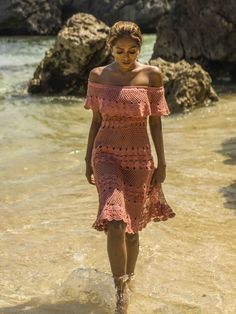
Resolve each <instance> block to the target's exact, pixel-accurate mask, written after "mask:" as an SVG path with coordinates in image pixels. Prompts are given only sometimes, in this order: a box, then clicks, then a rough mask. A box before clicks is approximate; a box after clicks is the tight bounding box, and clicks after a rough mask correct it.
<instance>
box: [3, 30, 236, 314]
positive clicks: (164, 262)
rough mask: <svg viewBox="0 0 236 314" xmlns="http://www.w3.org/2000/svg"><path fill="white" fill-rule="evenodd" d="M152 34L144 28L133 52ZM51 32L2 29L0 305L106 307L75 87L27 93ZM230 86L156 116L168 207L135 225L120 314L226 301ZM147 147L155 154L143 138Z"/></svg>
mask: <svg viewBox="0 0 236 314" xmlns="http://www.w3.org/2000/svg"><path fill="white" fill-rule="evenodd" d="M154 39H155V36H153V35H152V36H145V45H144V49H143V54H142V57H141V60H142V61H145V60H148V59H149V57H150V55H151V51H152V47H153V42H154ZM53 41H54V38H53V37H49V38H45V37H2V38H0V156H1V157H0V160H1V162H0V175H1V183H0V184H1V186H0V206H1V207H0V209H1V222H0V236H1V241H0V287H1V290H0V294H1V297H0V313H1V314H5V313H17V314H18V313H20V314H22V313H24V314H26V313H27V314H29V313H30V314H48V313H50V314H54V313H55V314H56V313H57V314H58V313H63V314H72V313H73V314H75V313H76V314H77V313H79V314H83V313H84V314H87V313H90V314H95V313H96V314H97V313H98V314H103V313H112V312H113V309H114V304H115V300H114V293H115V291H114V287H113V282H112V279H111V273H110V265H109V261H108V256H107V251H106V236H105V234H104V233H103V232H98V231H96V230H94V229H92V228H91V225H92V223H93V222H94V220H95V218H96V214H97V209H98V196H97V192H96V188H95V187H94V186H92V185H89V184H88V183H87V180H86V177H85V163H84V156H85V152H86V144H87V136H88V131H89V126H90V120H91V112H89V111H87V110H84V108H83V99H78V98H76V97H41V96H30V95H27V94H26V93H25V88H26V85H27V81H28V80H29V79H30V78H31V76H32V74H33V71H34V69H35V67H36V65H37V64H38V62H39V61H40V60H41V58H42V57H43V55H44V53H45V51H46V50H47V49H48V47H50V45H51V44H52V43H53ZM235 101H236V94H233V93H230V94H221V95H220V101H219V102H218V103H217V104H216V105H215V106H210V107H204V108H199V109H196V110H194V111H193V112H191V113H189V114H186V115H182V114H178V115H171V116H169V117H164V118H163V119H162V121H163V133H164V144H165V154H166V162H167V177H166V180H165V182H164V184H163V190H164V193H165V196H166V199H167V201H168V203H169V205H171V207H172V208H173V210H174V211H175V212H176V217H175V218H173V219H169V220H168V221H166V222H157V223H153V222H152V223H150V224H148V225H147V227H146V228H145V229H144V230H143V231H142V232H141V233H140V253H139V258H138V262H137V266H136V282H135V290H134V292H133V294H132V296H131V303H130V306H129V313H130V314H139V313H140V314H141V313H144V312H146V313H148V314H152V313H153V314H154V313H155V314H157V313H158V314H159V313H161V314H185V313H186V314H200V313H201V314H215V313H216V314H218V313H219V314H226V313H227V314H231V313H232V314H233V313H236V301H235V300H236V298H235V295H236V264H235V257H236V243H235V233H236V231H235V230H236V220H235V211H236V180H235V173H236V171H235V170H236V133H235V125H236V107H235ZM153 156H154V159H155V160H156V156H155V151H154V148H153Z"/></svg>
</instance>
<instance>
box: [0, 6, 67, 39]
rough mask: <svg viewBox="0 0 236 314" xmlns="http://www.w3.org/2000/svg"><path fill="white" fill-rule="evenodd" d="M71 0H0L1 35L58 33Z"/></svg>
mask: <svg viewBox="0 0 236 314" xmlns="http://www.w3.org/2000/svg"><path fill="white" fill-rule="evenodd" d="M69 2H70V0H50V1H46V0H9V1H0V35H35V34H36V35H47V34H57V33H58V31H59V30H60V28H61V26H62V21H61V11H62V10H63V7H64V6H66V5H68V4H69Z"/></svg>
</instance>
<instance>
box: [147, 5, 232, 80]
mask: <svg viewBox="0 0 236 314" xmlns="http://www.w3.org/2000/svg"><path fill="white" fill-rule="evenodd" d="M157 57H161V58H163V59H165V60H168V61H172V62H176V61H179V60H182V59H186V60H187V61H189V62H197V63H200V64H201V65H202V66H203V67H204V69H206V70H207V71H208V72H210V74H211V75H212V76H213V78H214V77H217V76H224V75H228V74H230V75H231V78H233V79H234V80H236V74H235V73H236V5H235V0H228V1H225V0H198V1H195V0H177V1H176V4H175V6H174V7H173V9H172V11H170V13H169V14H167V15H166V16H163V17H162V18H161V19H160V22H159V24H158V29H157V40H156V44H155V47H154V52H153V56H152V59H155V58H157Z"/></svg>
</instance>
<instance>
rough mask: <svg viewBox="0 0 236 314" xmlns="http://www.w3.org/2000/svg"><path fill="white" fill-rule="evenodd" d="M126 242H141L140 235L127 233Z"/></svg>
mask: <svg viewBox="0 0 236 314" xmlns="http://www.w3.org/2000/svg"><path fill="white" fill-rule="evenodd" d="M125 237H126V240H127V241H129V242H136V241H138V240H139V233H138V232H137V233H127V232H126V233H125Z"/></svg>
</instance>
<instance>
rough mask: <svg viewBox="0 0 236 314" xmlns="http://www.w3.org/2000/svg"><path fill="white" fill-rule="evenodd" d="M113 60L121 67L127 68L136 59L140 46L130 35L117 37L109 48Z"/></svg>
mask: <svg viewBox="0 0 236 314" xmlns="http://www.w3.org/2000/svg"><path fill="white" fill-rule="evenodd" d="M111 52H112V56H113V58H114V60H115V61H116V62H117V63H118V64H119V65H120V66H121V67H123V68H129V67H130V66H132V64H133V63H134V62H135V61H136V59H137V57H138V55H139V52H140V48H139V46H138V44H137V42H136V40H134V39H133V38H132V37H130V36H129V35H124V36H123V37H121V38H118V39H117V40H116V41H115V43H114V45H113V46H112V49H111Z"/></svg>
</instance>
